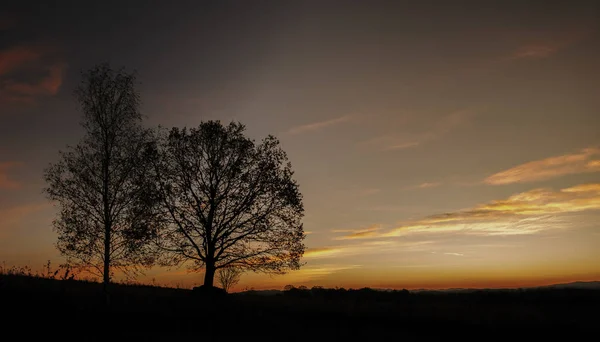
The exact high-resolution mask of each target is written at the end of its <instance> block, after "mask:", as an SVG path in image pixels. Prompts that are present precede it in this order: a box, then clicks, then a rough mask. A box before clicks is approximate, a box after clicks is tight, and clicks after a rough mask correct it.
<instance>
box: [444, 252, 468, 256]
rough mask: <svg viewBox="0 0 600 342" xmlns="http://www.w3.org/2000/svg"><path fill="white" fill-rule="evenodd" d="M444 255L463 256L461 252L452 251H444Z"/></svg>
mask: <svg viewBox="0 0 600 342" xmlns="http://www.w3.org/2000/svg"><path fill="white" fill-rule="evenodd" d="M444 255H452V256H464V254H462V253H454V252H446V253H444Z"/></svg>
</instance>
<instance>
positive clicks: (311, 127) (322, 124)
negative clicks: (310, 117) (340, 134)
mask: <svg viewBox="0 0 600 342" xmlns="http://www.w3.org/2000/svg"><path fill="white" fill-rule="evenodd" d="M350 119H351V116H349V115H346V116H341V117H339V118H335V119H331V120H325V121H319V122H313V123H310V124H306V125H301V126H297V127H292V128H291V129H289V130H288V131H287V132H288V133H289V134H300V133H306V132H311V131H317V130H320V129H323V128H326V127H329V126H334V125H339V124H341V123H345V122H348V121H350Z"/></svg>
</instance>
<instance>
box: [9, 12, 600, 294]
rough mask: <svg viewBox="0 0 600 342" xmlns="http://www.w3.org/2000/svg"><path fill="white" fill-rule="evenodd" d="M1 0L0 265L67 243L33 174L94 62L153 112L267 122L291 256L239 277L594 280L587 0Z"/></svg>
mask: <svg viewBox="0 0 600 342" xmlns="http://www.w3.org/2000/svg"><path fill="white" fill-rule="evenodd" d="M14 3H15V4H14V5H11V6H8V7H7V5H6V4H4V3H3V4H2V5H0V263H5V265H6V266H12V265H18V266H23V265H29V266H30V267H32V268H33V269H40V268H41V266H42V265H43V264H44V263H45V262H46V261H47V260H48V259H50V260H52V262H53V263H55V264H56V265H58V264H59V263H61V262H63V260H62V259H61V257H60V255H59V254H58V252H57V251H56V249H55V247H54V243H55V241H56V234H55V233H54V232H53V230H52V226H51V222H52V219H53V218H54V217H55V213H56V210H55V208H54V207H53V205H52V203H51V202H49V201H48V200H47V199H46V198H45V197H44V195H43V194H42V188H43V187H44V186H45V184H44V182H43V179H42V173H43V169H44V168H45V167H46V166H47V165H48V163H50V162H53V161H56V160H57V158H58V151H59V150H60V149H64V148H65V147H66V145H68V144H71V145H74V144H76V143H77V142H78V140H79V139H80V137H81V136H82V134H83V131H82V129H81V128H80V126H79V121H80V113H79V112H78V111H77V106H76V103H75V101H74V97H73V96H72V91H73V89H74V87H75V86H76V85H77V83H78V82H79V80H80V74H79V72H80V71H81V70H84V69H88V68H90V67H91V66H93V65H94V64H97V63H100V62H104V61H109V62H110V63H111V64H112V65H113V66H117V67H118V66H125V67H126V68H127V69H128V70H133V69H135V70H137V71H138V73H139V81H140V83H141V84H140V87H139V90H140V93H141V96H142V102H143V105H142V111H143V113H144V114H145V115H147V117H148V119H147V120H146V125H147V126H149V127H153V126H157V125H159V124H160V125H162V126H166V127H171V126H179V127H183V126H188V127H189V126H197V125H198V124H199V123H200V121H202V120H211V119H218V120H221V121H224V122H229V121H231V120H236V121H241V122H242V123H244V124H246V125H247V133H248V135H249V136H251V137H252V138H255V139H257V140H258V139H261V138H262V137H264V136H265V135H267V134H274V135H275V136H277V137H278V138H279V139H280V140H281V144H282V147H283V148H284V150H285V151H286V152H287V153H288V157H289V158H290V160H291V162H292V165H293V168H294V170H295V171H296V179H297V181H298V183H299V184H300V191H301V192H302V194H303V196H304V204H305V210H306V216H305V219H304V227H305V230H306V232H307V234H308V235H307V238H306V240H305V244H306V246H307V251H306V253H305V255H304V258H303V261H304V262H306V265H305V266H304V267H303V268H302V269H301V270H300V271H295V272H291V273H289V274H287V275H285V276H277V277H269V276H265V275H260V274H245V275H244V276H243V277H242V281H241V283H240V284H239V285H238V287H237V289H238V290H241V289H244V288H250V287H254V288H257V289H265V288H277V289H281V288H282V287H283V286H284V285H286V284H294V285H306V286H313V285H322V286H327V287H335V286H340V287H355V288H356V287H366V286H369V287H377V288H408V289H413V288H449V287H507V286H530V285H539V284H548V283H554V282H568V281H576V280H583V281H588V280H600V28H599V27H598V24H599V23H600V20H599V18H600V5H599V3H598V2H594V1H435V2H434V1H413V2H410V3H409V2H403V1H387V2H383V1H310V0H308V1H213V2H210V1H165V2H161V5H153V6H148V5H146V2H136V1H131V2H130V1H119V2H111V1H97V2H95V4H91V2H87V1H59V2H58V3H59V4H61V5H55V4H54V3H49V2H48V3H47V2H40V3H39V4H37V3H34V2H31V1H22V2H14ZM451 3H452V4H451ZM152 278H154V279H155V280H156V282H158V283H161V284H166V285H170V286H176V285H180V286H186V287H187V286H192V285H196V284H200V283H201V282H202V276H201V274H197V273H196V274H195V273H192V274H190V273H188V272H187V271H186V269H185V268H181V269H175V270H164V269H153V270H150V271H148V272H147V275H146V276H144V277H141V278H140V279H139V280H140V281H144V282H149V281H151V279H152Z"/></svg>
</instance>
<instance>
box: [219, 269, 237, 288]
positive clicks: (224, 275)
mask: <svg viewBox="0 0 600 342" xmlns="http://www.w3.org/2000/svg"><path fill="white" fill-rule="evenodd" d="M217 276H218V279H219V284H220V285H221V287H222V288H223V289H224V290H225V291H227V292H229V290H230V289H231V288H232V287H234V286H235V285H237V283H239V282H240V278H241V277H242V270H240V269H239V268H237V267H225V268H220V269H219V270H218V271H217Z"/></svg>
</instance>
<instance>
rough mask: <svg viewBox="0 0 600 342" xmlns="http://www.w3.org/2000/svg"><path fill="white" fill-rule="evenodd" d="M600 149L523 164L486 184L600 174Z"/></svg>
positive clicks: (490, 177) (491, 178)
mask: <svg viewBox="0 0 600 342" xmlns="http://www.w3.org/2000/svg"><path fill="white" fill-rule="evenodd" d="M598 155H600V149H598V148H586V149H583V150H581V151H580V152H578V153H572V154H565V155H562V156H557V157H550V158H546V159H542V160H536V161H532V162H528V163H525V164H521V165H518V166H515V167H513V168H510V169H508V170H505V171H501V172H498V173H496V174H493V175H491V176H489V177H487V178H486V179H485V180H484V182H485V183H487V184H492V185H502V184H511V183H525V182H534V181H542V180H547V179H551V178H555V177H560V176H564V175H569V174H577V173H588V172H599V171H600V160H597V159H592V158H594V157H595V156H598Z"/></svg>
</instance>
